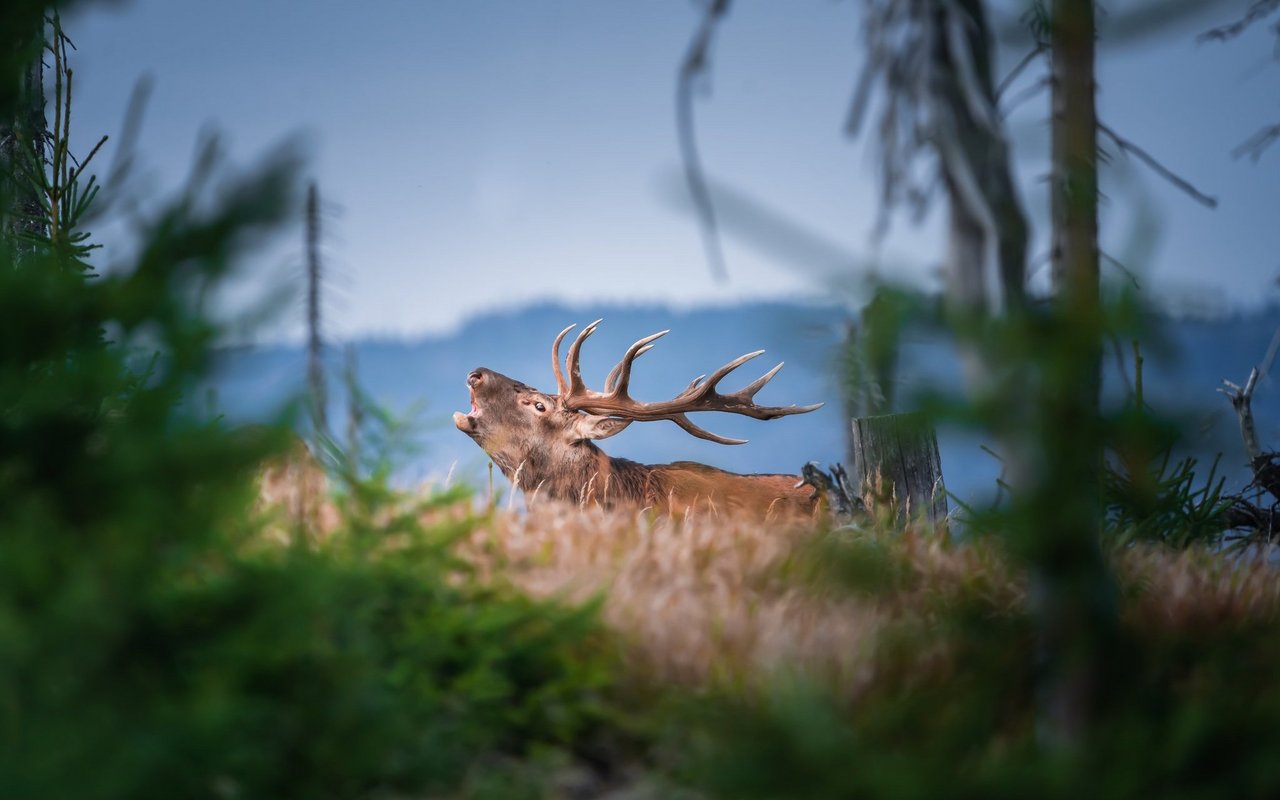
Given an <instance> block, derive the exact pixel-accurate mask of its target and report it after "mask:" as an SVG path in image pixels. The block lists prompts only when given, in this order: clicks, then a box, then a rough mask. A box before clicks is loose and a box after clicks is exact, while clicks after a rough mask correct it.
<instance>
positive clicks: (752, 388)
mask: <svg viewBox="0 0 1280 800" xmlns="http://www.w3.org/2000/svg"><path fill="white" fill-rule="evenodd" d="M785 363H787V362H785V361H779V362H778V366H776V367H774V368H773V369H771V370H769V371H768V372H766V373H765V374H763V375H761V376H760V377H759V378H756V379H755V380H754V381H752V382H751V383H748V384H747V385H746V386H743V387H742V388H741V389H739V390H738V391H736V392H734V393H733V396H734V397H739V398H741V399H743V400H747V401H749V400H751V398H753V397H755V396H756V392H758V391H760V390H761V389H762V388H764V385H765V384H766V383H768V382H769V381H771V380H773V376H774V375H777V374H778V372H779V370H781V369H782V365H783V364H785Z"/></svg>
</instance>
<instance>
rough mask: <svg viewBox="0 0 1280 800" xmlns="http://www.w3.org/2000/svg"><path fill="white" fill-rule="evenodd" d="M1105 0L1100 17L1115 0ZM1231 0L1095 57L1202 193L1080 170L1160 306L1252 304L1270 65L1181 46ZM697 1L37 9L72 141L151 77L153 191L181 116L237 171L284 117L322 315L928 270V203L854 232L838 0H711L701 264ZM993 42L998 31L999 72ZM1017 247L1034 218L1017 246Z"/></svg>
mask: <svg viewBox="0 0 1280 800" xmlns="http://www.w3.org/2000/svg"><path fill="white" fill-rule="evenodd" d="M997 5H1000V4H997ZM1107 5H1108V6H1111V7H1113V8H1115V9H1117V13H1118V12H1119V11H1120V10H1123V8H1124V7H1125V6H1127V5H1129V4H1127V3H1124V2H1121V1H1120V0H1116V2H1114V3H1108V4H1107ZM1245 5H1246V4H1245V3H1244V2H1243V0H1226V1H1225V2H1223V3H1222V4H1221V6H1222V8H1221V11H1220V12H1217V13H1211V14H1209V15H1208V16H1203V17H1201V18H1199V19H1198V20H1195V21H1193V22H1191V23H1189V24H1187V25H1185V26H1183V27H1181V28H1177V29H1174V30H1170V31H1166V32H1165V33H1163V34H1162V35H1160V36H1158V37H1152V38H1151V39H1150V40H1144V41H1142V42H1140V43H1138V44H1132V45H1127V46H1125V47H1124V48H1117V47H1111V48H1104V50H1103V54H1102V57H1101V63H1100V73H1101V77H1100V84H1101V92H1100V98H1099V102H1100V108H1101V115H1102V117H1103V119H1104V121H1105V122H1106V123H1107V124H1109V125H1110V126H1111V127H1112V128H1114V129H1116V130H1117V131H1118V132H1120V133H1122V134H1123V135H1124V136H1126V137H1128V138H1130V139H1132V140H1134V141H1136V142H1138V143H1140V144H1141V145H1142V146H1143V147H1145V148H1146V149H1147V150H1149V151H1151V152H1152V153H1153V154H1154V155H1156V156H1157V157H1159V158H1160V159H1161V160H1162V161H1163V162H1164V163H1166V164H1168V165H1169V166H1170V167H1171V168H1173V169H1175V170H1177V171H1179V172H1180V173H1181V174H1183V175H1184V176H1185V177H1186V178H1187V179H1188V180H1190V181H1191V182H1193V183H1194V184H1196V185H1197V186H1198V187H1200V188H1201V189H1203V190H1204V191H1205V192H1207V193H1208V194H1210V195H1214V196H1216V197H1217V198H1218V199H1219V200H1220V206H1219V208H1218V209H1217V210H1215V211H1209V210H1206V209H1204V208H1203V207H1201V206H1199V205H1197V204H1196V203H1194V202H1192V201H1190V200H1188V199H1187V198H1186V197H1184V196H1183V195H1182V194H1179V193H1178V192H1177V191H1176V190H1173V189H1171V188H1170V187H1169V186H1168V185H1167V184H1165V183H1163V182H1162V181H1160V180H1159V179H1157V178H1154V177H1153V176H1152V175H1151V173H1150V172H1148V171H1146V170H1145V169H1142V168H1140V167H1137V166H1135V165H1133V164H1132V163H1130V162H1127V161H1126V160H1125V159H1124V158H1122V157H1118V158H1117V159H1116V160H1115V162H1114V163H1113V167H1112V168H1111V170H1110V175H1109V177H1108V180H1107V184H1106V185H1105V186H1104V190H1105V191H1106V193H1107V195H1108V203H1107V205H1106V206H1105V208H1104V226H1103V227H1104V247H1105V248H1106V249H1107V250H1108V252H1110V253H1111V254H1113V255H1114V256H1116V257H1117V258H1119V259H1120V260H1122V261H1124V262H1126V264H1127V265H1128V266H1129V268H1130V269H1132V270H1133V271H1134V272H1135V273H1137V274H1138V276H1139V280H1140V281H1141V283H1142V285H1143V287H1144V289H1146V290H1147V291H1148V292H1149V294H1150V295H1151V296H1153V297H1159V298H1162V299H1166V300H1168V299H1169V298H1173V299H1172V301H1171V302H1175V303H1177V304H1179V305H1181V306H1186V305H1188V304H1191V305H1195V306H1198V307H1209V308H1235V307H1247V306H1249V305H1256V304H1258V303H1261V302H1264V301H1266V300H1267V299H1274V298H1276V297H1277V293H1276V289H1275V278H1276V275H1277V274H1278V273H1280V256H1278V255H1277V248H1276V245H1277V241H1278V240H1280V224H1278V223H1280V214H1277V210H1278V209H1280V204H1278V203H1277V201H1278V200H1280V180H1277V177H1278V176H1280V147H1277V148H1276V149H1275V150H1274V151H1273V152H1270V153H1269V154H1267V155H1266V156H1264V157H1263V159H1262V160H1261V162H1260V163H1258V164H1253V163H1250V162H1249V161H1247V160H1234V159H1232V157H1231V155H1230V153H1231V150H1232V149H1233V148H1234V147H1235V146H1236V145H1237V144H1238V143H1239V142H1241V141H1242V140H1244V139H1246V138H1247V137H1248V136H1250V135H1251V134H1252V133H1253V132H1254V131H1255V130H1256V129H1257V128H1259V127H1261V126H1262V125H1265V124H1271V123H1275V122H1277V121H1280V102H1277V101H1278V100H1280V91H1278V89H1280V63H1277V62H1275V61H1273V60H1272V52H1273V50H1272V47H1273V42H1272V40H1271V38H1269V36H1270V35H1269V33H1268V31H1267V30H1266V26H1265V25H1264V26H1259V28H1258V30H1256V31H1252V32H1251V33H1250V34H1249V35H1246V36H1243V37H1241V38H1240V39H1239V40H1236V41H1234V42H1231V43H1228V44H1213V43H1206V44H1197V43H1196V41H1195V34H1196V33H1197V32H1199V31H1200V30H1203V29H1204V28H1205V27H1208V26H1209V25H1211V24H1213V23H1215V22H1226V21H1230V20H1231V19H1232V18H1233V17H1234V16H1236V15H1238V14H1239V13H1240V12H1241V11H1242V10H1243V8H1244V7H1245ZM700 8H701V4H698V3H691V2H686V1H685V0H467V1H466V2H462V0H417V1H415V2H409V1H408V0H404V1H402V2H390V1H386V2H377V1H376V0H370V2H365V3H353V2H350V0H342V2H338V0H220V2H216V3H211V2H200V1H198V0H135V1H134V2H132V3H127V4H123V5H120V6H108V7H102V8H95V9H91V10H88V11H85V12H80V13H77V14H76V15H75V16H74V17H71V18H70V19H68V20H66V27H67V29H68V32H69V34H70V35H71V36H72V38H73V40H74V41H75V43H76V45H77V47H78V52H76V53H75V54H74V59H75V61H74V64H73V66H74V67H75V68H76V81H77V83H76V86H77V94H76V130H77V132H78V137H77V138H78V140H79V141H80V142H81V143H82V146H81V150H82V152H83V150H85V149H87V146H88V145H89V144H90V143H91V140H92V139H93V138H96V135H98V134H100V133H107V134H112V135H116V134H118V133H119V130H120V126H121V122H122V120H123V116H124V109H125V106H126V104H127V100H128V97H129V95H130V93H131V91H132V90H133V87H134V85H135V84H136V82H137V81H138V80H139V79H140V78H141V77H142V76H144V75H150V76H151V77H152V79H153V80H154V90H153V92H152V94H151V98H150V102H149V105H148V108H147V115H146V119H145V127H144V128H143V133H142V137H141V139H140V143H139V144H140V147H139V150H140V154H141V157H142V161H143V165H144V166H145V171H144V172H145V174H146V175H147V176H148V177H149V179H150V181H151V183H150V184H147V185H154V186H157V187H170V188H172V187H176V186H178V185H180V183H181V180H182V178H183V176H184V175H185V174H186V172H187V170H188V168H189V166H190V163H191V158H192V153H193V151H194V148H195V143H196V141H197V139H198V137H199V135H200V132H201V131H202V130H206V129H209V128H212V129H214V130H217V131H220V132H221V133H222V134H223V136H224V137H225V140H226V143H227V145H228V148H229V149H230V151H231V153H232V154H233V155H234V157H235V160H236V161H237V162H238V163H248V162H250V161H251V160H252V158H253V157H254V156H255V155H257V154H261V153H263V152H265V151H266V150H267V149H268V148H269V147H270V146H271V145H273V144H275V143H278V142H280V141H282V140H283V139H285V138H287V137H289V136H291V135H292V136H297V135H301V136H302V138H303V140H304V141H305V142H306V144H307V152H308V153H309V155H310V161H309V166H308V174H309V176H310V177H314V179H315V180H316V181H318V183H319V186H320V188H321V192H322V194H323V196H324V197H325V199H326V202H327V208H328V209H329V213H327V215H326V219H327V222H326V241H327V254H328V261H329V263H330V265H331V266H332V268H333V270H334V271H335V272H336V273H337V277H336V278H335V280H334V281H333V283H332V288H333V297H332V299H331V302H330V306H331V311H332V319H333V320H334V322H333V328H334V329H335V333H337V334H338V335H339V336H357V335H366V334H378V335H412V334H418V333H424V332H443V331H447V330H449V329H451V328H453V327H455V326H457V325H458V323H459V322H460V321H462V320H463V319H465V318H467V317H469V316H471V315H474V314H476V313H479V312H483V311H485V310H488V309H492V308H495V307H510V306H514V305H519V304H523V303H528V302H531V301H538V300H547V299H560V300H566V301H571V302H574V303H577V304H579V305H583V306H585V307H589V306H590V305H591V304H593V303H601V302H605V301H662V302H669V303H673V304H679V305H686V306H687V305H690V304H702V303H729V302H733V301H735V300H739V299H742V298H760V297H769V298H775V297H791V296H795V297H829V296H831V295H832V294H833V290H832V288H831V287H832V286H833V285H835V284H837V283H849V282H850V281H855V282H856V280H858V279H860V278H861V277H862V276H865V275H867V274H868V273H869V272H873V271H875V272H879V273H880V274H882V275H885V276H888V277H892V278H894V279H908V280H915V281H918V282H923V283H926V284H927V283H929V282H930V281H934V283H935V284H936V280H934V279H933V277H932V276H934V274H935V273H936V269H937V263H938V261H939V259H940V257H941V254H942V253H943V248H944V240H943V238H942V231H941V227H940V225H939V220H938V217H940V215H939V214H936V213H935V214H934V215H933V218H932V219H930V220H928V221H926V223H925V224H924V225H923V226H912V225H911V224H910V223H909V222H908V221H906V220H905V219H899V220H897V221H896V223H895V225H894V228H893V230H892V233H891V235H890V236H889V237H888V239H887V240H886V241H885V242H884V243H883V244H882V245H880V246H875V245H874V244H873V243H872V241H871V238H870V233H871V230H872V227H873V222H874V220H875V217H876V214H877V206H876V197H877V184H876V180H877V177H876V175H877V170H876V164H875V148H874V147H872V146H870V145H869V143H868V142H866V141H850V140H849V139H848V138H846V137H845V136H844V135H843V133H842V123H843V119H844V116H845V114H846V112H847V109H848V103H849V100H850V96H851V94H852V88H853V84H854V81H855V78H856V75H857V71H858V68H859V66H860V64H861V60H862V56H861V45H860V43H861V36H862V34H861V30H860V25H859V22H860V13H861V4H860V3H859V2H855V1H854V0H844V1H843V2H841V1H839V0H738V1H737V2H736V3H735V4H734V6H733V10H732V12H731V14H730V16H729V17H728V18H727V20H726V21H725V23H724V24H723V26H722V27H721V29H720V32H719V35H718V39H717V42H716V45H715V49H714V52H713V67H712V76H711V82H710V85H709V90H710V91H709V93H708V94H707V95H706V96H705V97H702V98H701V99H700V100H699V102H698V109H697V111H698V123H699V136H700V141H701V147H702V152H703V158H704V162H705V164H706V166H707V169H708V172H709V173H710V175H711V177H712V178H713V180H715V181H716V182H717V183H719V184H720V185H722V186H723V187H724V190H725V193H724V194H723V195H722V197H721V201H722V203H723V214H724V224H725V230H724V236H725V243H726V252H727V257H728V265H729V271H730V275H731V277H730V280H729V282H728V283H727V284H721V283H717V282H716V281H715V280H713V279H712V277H711V273H710V271H709V270H708V268H707V266H706V263H705V260H704V256H703V249H702V244H701V241H700V239H699V233H698V230H697V228H696V227H695V225H694V222H693V219H692V217H691V215H690V213H689V211H688V206H687V202H686V201H685V200H684V193H683V189H682V184H681V181H680V162H679V157H678V150H677V140H676V134H675V124H674V87H675V76H676V70H677V66H678V64H679V62H680V59H681V56H682V54H683V52H684V50H685V48H686V47H687V44H688V40H689V37H690V35H691V33H692V31H693V30H694V27H695V26H696V24H697V22H698V19H699V10H700ZM1020 55H1021V53H1018V52H1015V51H1014V50H1013V49H1010V50H1009V52H1007V53H1003V54H1002V66H1001V69H1000V74H1003V73H1004V71H1005V70H1007V69H1008V67H1009V66H1011V65H1012V63H1013V62H1014V61H1015V60H1016V59H1017V58H1018V57H1019V56H1020ZM1035 78H1036V74H1035V73H1034V72H1031V73H1028V74H1027V75H1026V76H1024V78H1023V80H1022V81H1021V82H1020V84H1019V85H1020V86H1025V85H1029V84H1030V83H1031V82H1033V81H1034V80H1035ZM1046 110H1047V109H1046V103H1045V102H1044V101H1043V98H1040V99H1038V100H1035V101H1032V102H1030V103H1027V104H1026V105H1024V106H1023V107H1022V108H1021V109H1020V110H1019V111H1018V112H1016V113H1015V114H1014V115H1013V117H1012V118H1011V127H1012V131H1013V135H1014V141H1015V148H1016V152H1017V153H1018V157H1019V169H1020V172H1021V174H1022V177H1023V181H1022V188H1023V191H1024V196H1025V199H1026V201H1027V203H1028V205H1029V207H1030V209H1031V212H1032V216H1033V218H1035V219H1037V220H1039V221H1041V223H1042V220H1043V206H1044V204H1045V194H1044V189H1043V183H1042V182H1041V181H1040V180H1039V177H1040V176H1042V175H1043V174H1044V172H1045V170H1046V148H1047V138H1046V135H1045V128H1044V117H1045V113H1046ZM111 155H112V153H111V150H110V148H108V150H107V151H106V152H105V153H104V155H103V159H104V161H103V167H105V165H106V163H107V162H109V159H110V158H111ZM101 168H102V167H100V169H101ZM1040 227H1041V228H1043V224H1041V225H1040ZM108 244H109V245H111V244H112V242H111V241H109V242H108ZM1044 250H1045V245H1044V242H1043V238H1041V239H1040V240H1039V241H1038V243H1037V244H1036V255H1037V256H1042V254H1043V252H1044ZM301 251H302V241H301V233H300V231H294V232H292V234H291V235H290V236H289V237H287V238H286V240H285V241H284V242H283V243H282V244H281V246H280V247H278V248H277V249H276V250H273V251H271V252H266V253H263V254H261V255H259V256H258V257H257V261H256V262H255V263H254V264H253V265H252V270H251V272H250V274H248V275H246V276H245V277H244V278H242V279H241V281H240V283H239V284H238V285H237V287H236V290H235V292H234V293H233V294H232V300H231V301H230V302H231V303H233V304H239V303H243V302H246V298H251V297H255V296H256V297H260V296H262V295H263V293H264V292H266V291H267V288H268V287H269V286H270V285H271V284H272V283H278V282H280V281H281V280H285V279H287V278H288V277H289V276H291V275H296V274H297V273H298V269H299V264H300V262H301ZM112 252H113V250H112V248H110V247H109V248H108V251H107V254H106V255H105V256H104V258H106V259H108V260H109V259H110V258H111V257H112ZM117 252H118V250H117ZM1046 271H1047V270H1044V269H1041V270H1040V271H1039V272H1038V274H1037V277H1036V279H1037V280H1041V281H1042V280H1044V279H1045V278H1046V277H1047V276H1046V275H1045V274H1044V273H1045V272H1046ZM1112 272H1113V273H1114V269H1113V270H1112ZM300 319H301V314H300V310H299V309H297V308H286V309H283V312H282V315H281V316H280V318H279V319H278V320H277V322H276V323H275V324H274V325H273V326H271V327H269V328H267V329H265V330H264V331H263V333H262V336H263V337H265V338H278V337H281V336H284V337H289V336H293V335H296V334H297V332H298V330H299V329H300Z"/></svg>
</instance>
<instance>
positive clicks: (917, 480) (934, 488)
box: [849, 414, 947, 522]
mask: <svg viewBox="0 0 1280 800" xmlns="http://www.w3.org/2000/svg"><path fill="white" fill-rule="evenodd" d="M850 449H851V452H850V454H849V462H850V463H851V464H852V465H853V479H854V487H855V490H856V491H860V492H864V493H865V492H867V490H868V489H870V493H871V495H872V497H873V498H875V499H876V500H879V501H881V502H883V499H885V498H888V497H889V496H890V495H892V496H893V497H894V498H896V501H897V506H898V518H899V519H900V520H906V519H908V518H919V517H921V516H923V517H925V518H926V519H928V520H929V521H930V522H939V521H942V520H944V519H946V516H947V496H946V492H945V491H944V486H943V483H942V458H941V456H940V455H939V454H938V435H937V432H936V431H935V430H934V428H933V425H932V424H930V423H929V421H928V419H926V418H925V417H924V415H922V414H885V415H883V416H878V417H855V418H854V420H853V437H852V439H851V441H850Z"/></svg>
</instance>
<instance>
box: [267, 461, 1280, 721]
mask: <svg viewBox="0 0 1280 800" xmlns="http://www.w3.org/2000/svg"><path fill="white" fill-rule="evenodd" d="M260 485H261V487H262V491H261V502H260V506H261V507H262V508H263V509H264V511H266V512H267V513H268V515H269V519H271V520H273V521H272V524H271V526H270V531H271V538H272V539H273V540H275V541H290V540H293V537H295V536H297V535H298V534H299V532H302V535H303V536H304V538H305V539H306V540H308V541H310V542H313V543H318V542H322V541H324V540H325V539H326V538H328V537H329V536H331V535H333V534H334V532H335V531H340V530H341V527H342V525H341V515H340V512H339V510H338V508H337V507H336V506H335V504H334V502H333V500H332V499H331V497H330V496H329V494H328V489H327V484H326V483H325V482H324V479H323V475H322V474H321V473H320V472H319V470H318V469H312V468H310V467H307V466H306V465H297V464H289V463H287V462H286V463H282V464H273V465H271V466H269V467H268V468H266V469H265V470H264V472H263V474H262V480H261V482H260ZM428 491H429V490H426V489H424V490H423V493H424V494H425V493H427V492H428ZM420 499H421V496H413V497H408V498H406V506H410V505H412V503H413V502H416V501H417V500H420ZM389 513H391V512H389ZM459 519H464V520H466V519H469V520H471V522H470V527H471V532H470V534H469V535H468V536H466V537H464V539H462V540H461V542H460V543H459V554H460V555H461V556H462V557H463V558H464V559H466V560H467V561H468V562H469V563H470V564H472V565H473V566H474V568H475V569H476V571H477V573H478V574H479V575H480V576H481V578H482V579H484V580H489V581H495V582H502V583H506V584H509V585H512V586H514V587H516V588H518V589H520V590H522V591H524V592H526V593H528V594H529V595H531V596H533V597H537V598H561V599H564V600H565V601H568V602H575V603H577V602H585V601H592V600H595V601H598V602H599V603H600V608H601V615H602V618H603V621H604V622H605V624H606V625H607V626H608V627H609V628H610V629H611V630H612V631H613V632H615V633H616V635H617V641H618V642H619V646H620V647H621V648H622V652H623V655H624V656H625V660H626V663H627V664H628V665H629V667H630V671H631V672H632V675H633V677H635V678H636V679H638V680H641V681H648V682H653V683H658V684H676V685H683V686H686V687H691V688H699V687H705V686H710V685H716V686H719V687H722V688H723V687H730V688H734V687H740V688H743V689H750V688H751V687H753V686H757V685H762V684H763V683H765V682H768V681H770V680H772V679H774V678H775V677H778V676H791V675H802V676H805V677H808V678H812V679H816V680H818V681H820V682H822V683H823V684H826V685H828V686H831V687H833V688H835V689H837V690H838V691H839V692H840V694H842V695H844V696H846V697H851V698H852V697H856V695H857V694H858V693H859V692H860V691H861V690H862V689H863V688H865V687H868V686H871V685H873V683H874V681H875V678H876V675H875V672H874V670H875V669H876V659H875V658H874V656H875V652H876V648H877V646H878V644H879V635H880V634H881V633H883V632H884V631H886V629H888V628H889V627H890V626H893V625H896V624H899V623H903V622H907V623H909V624H911V625H914V626H915V628H916V629H917V630H919V629H920V627H921V626H922V625H923V626H926V630H927V626H928V625H929V623H930V622H931V621H933V620H935V619H937V618H939V617H941V616H942V615H943V614H945V612H946V611H947V610H948V609H949V608H952V607H954V606H955V605H956V604H959V603H970V604H973V603H976V604H978V607H980V608H982V609H985V610H986V613H990V614H993V615H1000V614H1015V613H1019V612H1020V611H1021V610H1022V609H1023V607H1024V604H1025V602H1026V592H1025V582H1024V580H1023V578H1022V576H1021V575H1020V574H1019V573H1018V571H1017V570H1015V569H1013V568H1012V567H1011V566H1010V565H1009V563H1008V561H1007V560H1006V559H1005V558H1003V557H1002V556H1001V554H1000V552H999V550H998V549H997V548H996V547H995V546H994V545H992V544H991V543H989V542H985V541H969V542H955V541H953V540H952V539H951V538H950V537H949V536H948V535H946V533H945V532H938V531H934V530H931V529H928V528H924V527H914V528H912V527H908V528H907V529H905V530H894V529H891V528H890V527H889V526H887V525H886V524H883V523H882V524H879V525H869V526H868V527H867V528H866V529H862V530H853V529H836V530H829V529H824V528H822V527H815V526H814V525H813V524H812V523H808V524H801V523H793V524H786V523H780V522H772V523H763V522H761V521H758V520H753V519H746V518H742V517H731V516H723V515H714V514H692V515H689V516H686V517H683V518H676V517H667V516H660V515H655V514H652V513H651V512H647V511H642V512H620V511H607V510H604V509H600V508H594V507H593V508H578V507H571V506H565V505H554V504H544V505H541V506H539V507H536V508H534V509H532V510H529V511H519V510H511V509H507V510H501V509H489V508H482V509H477V508H476V507H474V506H472V505H471V502H470V501H466V500H463V501H459V502H458V503H456V504H454V505H452V506H445V507H441V506H435V507H433V509H432V511H431V512H430V516H429V517H428V518H424V520H423V521H424V522H425V523H428V524H430V523H433V522H438V521H442V520H448V521H450V522H452V523H456V522H457V521H458V520H459ZM1113 563H1114V565H1115V568H1116V574H1117V578H1118V580H1119V582H1120V584H1121V588H1122V616H1123V619H1124V621H1125V622H1126V624H1128V625H1132V626H1135V627H1137V628H1139V629H1144V630H1150V631H1153V632H1155V631H1162V630H1163V631H1185V630H1191V629H1195V628H1198V627H1200V626H1215V625H1222V624H1229V623H1238V622H1245V621H1249V620H1259V619H1272V618H1275V617H1276V616H1277V612H1278V611H1280V580H1277V573H1276V571H1275V569H1274V568H1273V567H1271V566H1269V565H1268V564H1267V563H1266V561H1265V560H1263V559H1238V558H1237V559H1232V558H1227V557H1225V556H1223V555H1220V554H1215V553H1211V552H1207V551H1204V550H1196V549H1192V550H1185V551H1173V550H1169V549H1166V548H1161V547H1156V546H1141V547H1129V548H1125V549H1123V550H1119V551H1117V552H1116V553H1114V554H1113ZM851 575H852V576H853V577H850V576H851ZM938 656H939V654H938V653H932V652H926V651H922V652H921V653H920V654H919V659H920V660H921V663H922V664H923V663H924V662H926V661H928V660H930V659H935V658H937V657H938Z"/></svg>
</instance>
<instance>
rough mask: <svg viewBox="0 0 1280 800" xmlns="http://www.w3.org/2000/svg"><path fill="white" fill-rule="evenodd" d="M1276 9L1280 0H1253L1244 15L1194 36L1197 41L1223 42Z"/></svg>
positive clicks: (1279, 6) (1242, 31)
mask: <svg viewBox="0 0 1280 800" xmlns="http://www.w3.org/2000/svg"><path fill="white" fill-rule="evenodd" d="M1276 9H1280V0H1254V2H1253V4H1252V5H1250V6H1249V10H1248V11H1246V12H1245V14H1244V16H1243V17H1241V18H1240V19H1238V20H1236V21H1235V22H1232V23H1230V24H1228V25H1222V26H1220V27H1217V28H1213V29H1212V30H1207V31H1205V32H1204V33H1202V34H1200V35H1199V36H1197V37H1196V41H1198V42H1207V41H1218V42H1225V41H1228V40H1230V39H1234V38H1236V37H1237V36H1239V35H1240V34H1242V33H1244V32H1245V30H1246V29H1248V28H1249V27H1250V26H1252V25H1253V24H1254V23H1255V22H1259V21H1261V20H1262V19H1264V18H1266V17H1267V16H1269V15H1270V14H1271V13H1272V12H1273V11H1275V10H1276Z"/></svg>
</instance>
